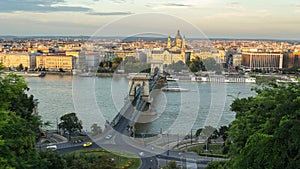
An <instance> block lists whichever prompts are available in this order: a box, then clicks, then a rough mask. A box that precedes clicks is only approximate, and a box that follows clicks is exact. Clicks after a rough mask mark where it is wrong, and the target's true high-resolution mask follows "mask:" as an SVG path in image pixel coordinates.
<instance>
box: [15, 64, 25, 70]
mask: <svg viewBox="0 0 300 169" xmlns="http://www.w3.org/2000/svg"><path fill="white" fill-rule="evenodd" d="M16 69H17V70H18V71H21V70H23V69H24V66H23V64H22V63H21V64H20V65H19V66H17V67H16Z"/></svg>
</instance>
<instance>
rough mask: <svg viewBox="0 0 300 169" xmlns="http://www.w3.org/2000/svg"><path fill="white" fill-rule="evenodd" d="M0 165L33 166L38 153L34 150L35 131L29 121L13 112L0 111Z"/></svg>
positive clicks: (8, 166) (7, 166)
mask: <svg viewBox="0 0 300 169" xmlns="http://www.w3.org/2000/svg"><path fill="white" fill-rule="evenodd" d="M0 117H1V118H0V133H1V139H0V140H1V141H0V143H2V144H0V154H1V158H0V166H4V168H10V167H12V168H34V167H36V163H35V160H38V154H37V152H36V151H35V142H36V137H35V131H33V130H32V129H31V127H30V126H31V124H30V121H27V120H25V119H22V118H21V117H20V116H18V115H17V114H16V113H14V112H9V111H2V110H1V111H0Z"/></svg>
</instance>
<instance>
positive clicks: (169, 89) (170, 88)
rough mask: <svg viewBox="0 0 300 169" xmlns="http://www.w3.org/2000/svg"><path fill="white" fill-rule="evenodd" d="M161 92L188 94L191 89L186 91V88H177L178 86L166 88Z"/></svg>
mask: <svg viewBox="0 0 300 169" xmlns="http://www.w3.org/2000/svg"><path fill="white" fill-rule="evenodd" d="M161 90H162V91H164V92H187V91H189V89H184V88H181V87H176V86H173V87H164V88H162V89H161Z"/></svg>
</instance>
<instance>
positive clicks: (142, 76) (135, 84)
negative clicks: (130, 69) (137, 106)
mask: <svg viewBox="0 0 300 169" xmlns="http://www.w3.org/2000/svg"><path fill="white" fill-rule="evenodd" d="M129 79H130V80H129V85H128V87H129V90H128V91H129V99H130V100H133V99H134V98H135V97H137V94H140V95H141V96H142V99H143V100H145V101H148V100H149V95H150V90H149V81H150V76H149V74H148V73H135V74H130V75H129Z"/></svg>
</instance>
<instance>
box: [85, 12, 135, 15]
mask: <svg viewBox="0 0 300 169" xmlns="http://www.w3.org/2000/svg"><path fill="white" fill-rule="evenodd" d="M88 14H89V15H98V16H115V15H131V14H133V13H132V12H89V13H88Z"/></svg>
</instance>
